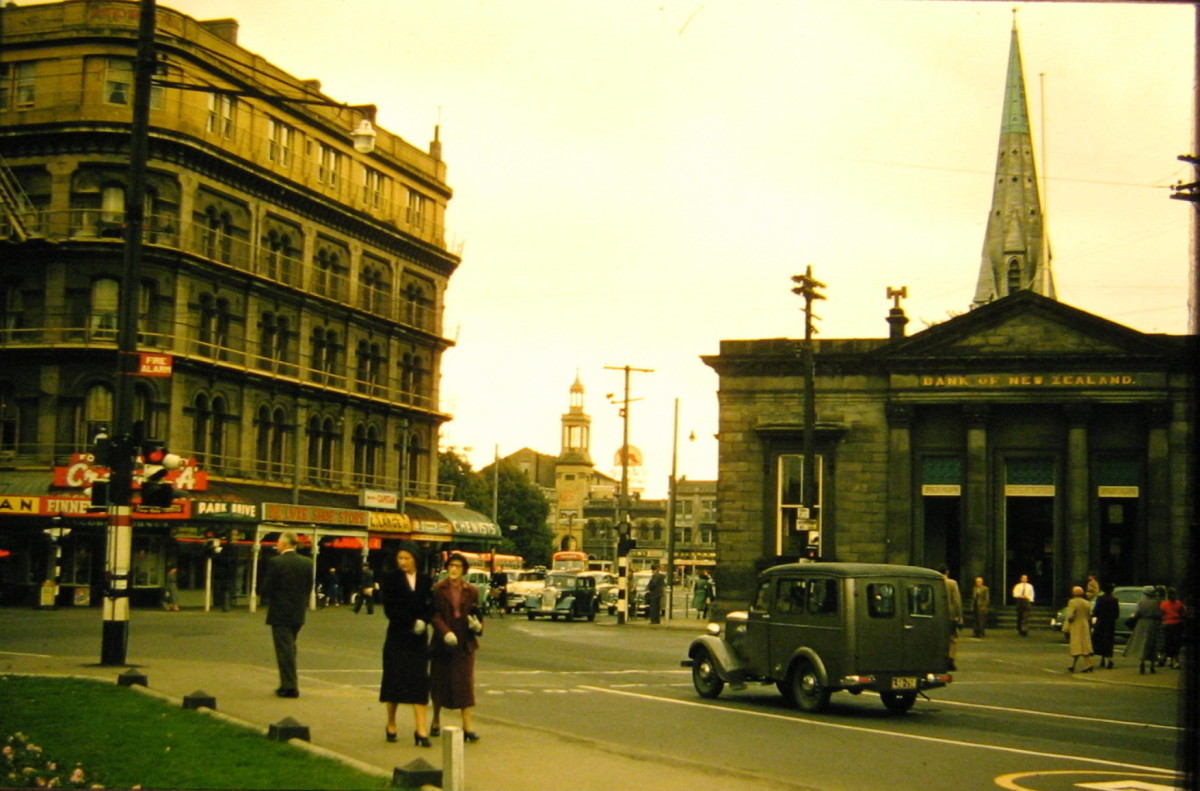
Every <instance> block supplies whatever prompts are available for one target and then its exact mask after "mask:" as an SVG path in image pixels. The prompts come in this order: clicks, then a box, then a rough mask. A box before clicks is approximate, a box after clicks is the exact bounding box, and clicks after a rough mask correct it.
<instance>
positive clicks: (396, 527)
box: [371, 513, 413, 533]
mask: <svg viewBox="0 0 1200 791" xmlns="http://www.w3.org/2000/svg"><path fill="white" fill-rule="evenodd" d="M371 529H372V530H378V531H380V532H381V533H407V532H409V531H410V530H412V529H413V527H412V520H411V519H410V518H409V517H408V514H383V513H373V514H371Z"/></svg>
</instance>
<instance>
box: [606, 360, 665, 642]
mask: <svg viewBox="0 0 1200 791" xmlns="http://www.w3.org/2000/svg"><path fill="white" fill-rule="evenodd" d="M604 367H605V368H606V369H608V370H610V371H624V372H625V396H624V397H623V398H622V399H621V401H620V402H619V403H620V404H621V419H622V421H623V422H622V429H621V493H620V497H619V499H618V500H617V508H616V517H617V591H618V593H617V623H618V624H624V623H625V618H626V615H627V614H628V612H629V551H628V539H629V530H630V529H631V526H630V524H629V404H630V402H631V401H634V400H638V399H631V398H630V397H629V374H630V372H631V371H638V372H639V373H653V372H654V369H652V368H634V367H632V366H629V365H623V366H620V367H616V366H612V365H606V366H604ZM608 397H609V399H610V400H611V399H612V394H611V393H610V394H609V396H608Z"/></svg>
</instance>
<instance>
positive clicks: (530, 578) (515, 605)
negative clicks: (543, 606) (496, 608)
mask: <svg viewBox="0 0 1200 791" xmlns="http://www.w3.org/2000/svg"><path fill="white" fill-rule="evenodd" d="M545 584H546V570H545V569H521V570H520V571H510V572H508V595H507V596H506V597H505V606H507V607H508V609H510V610H519V609H521V608H522V607H524V606H525V598H526V597H527V596H529V594H531V593H534V592H536V591H540V590H541V589H542V587H543V586H545Z"/></svg>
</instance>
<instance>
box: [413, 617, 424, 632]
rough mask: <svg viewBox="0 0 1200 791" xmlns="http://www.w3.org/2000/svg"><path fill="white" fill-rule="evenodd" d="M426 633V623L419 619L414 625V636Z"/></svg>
mask: <svg viewBox="0 0 1200 791" xmlns="http://www.w3.org/2000/svg"><path fill="white" fill-rule="evenodd" d="M424 631H425V622H424V621H422V620H421V619H420V618H418V619H417V620H416V621H415V622H414V623H413V634H422V633H424Z"/></svg>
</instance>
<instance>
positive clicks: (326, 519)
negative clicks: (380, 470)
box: [262, 503, 371, 528]
mask: <svg viewBox="0 0 1200 791" xmlns="http://www.w3.org/2000/svg"><path fill="white" fill-rule="evenodd" d="M370 517H371V513H370V512H369V511H356V510H354V509H351V508H327V507H325V506H321V505H292V504H289V503H263V504H262V518H263V521H264V522H301V523H305V524H317V525H340V526H348V527H362V528H366V527H367V526H368V525H369V523H370Z"/></svg>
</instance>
